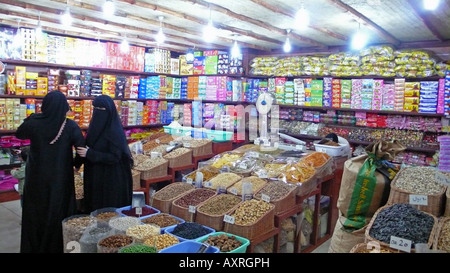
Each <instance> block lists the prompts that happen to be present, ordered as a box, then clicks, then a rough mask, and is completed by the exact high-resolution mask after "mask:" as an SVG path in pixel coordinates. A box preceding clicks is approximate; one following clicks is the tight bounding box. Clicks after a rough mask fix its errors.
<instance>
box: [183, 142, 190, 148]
mask: <svg viewBox="0 0 450 273" xmlns="http://www.w3.org/2000/svg"><path fill="white" fill-rule="evenodd" d="M183 146H184V147H185V148H190V147H191V143H189V142H185V143H183Z"/></svg>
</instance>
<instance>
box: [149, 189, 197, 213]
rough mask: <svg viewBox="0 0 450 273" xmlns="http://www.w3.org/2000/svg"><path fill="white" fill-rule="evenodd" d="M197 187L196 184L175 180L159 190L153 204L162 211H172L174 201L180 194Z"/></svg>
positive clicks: (154, 196)
mask: <svg viewBox="0 0 450 273" xmlns="http://www.w3.org/2000/svg"><path fill="white" fill-rule="evenodd" d="M194 189H195V186H194V185H192V184H189V183H185V182H174V183H171V184H169V185H167V186H165V187H164V188H162V189H160V190H158V191H157V192H156V193H155V194H154V195H153V197H152V206H153V207H154V208H156V209H158V210H159V211H161V212H165V213H170V210H171V208H172V201H173V200H175V199H176V198H178V197H179V196H180V195H182V194H185V193H186V192H188V191H192V190H194Z"/></svg>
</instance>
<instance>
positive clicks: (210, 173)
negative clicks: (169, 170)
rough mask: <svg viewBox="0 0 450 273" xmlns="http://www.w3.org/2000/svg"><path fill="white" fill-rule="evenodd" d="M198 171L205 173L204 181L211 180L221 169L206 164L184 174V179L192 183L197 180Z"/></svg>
mask: <svg viewBox="0 0 450 273" xmlns="http://www.w3.org/2000/svg"><path fill="white" fill-rule="evenodd" d="M197 172H201V173H202V174H203V181H209V180H211V179H212V178H214V177H215V176H217V175H218V174H220V171H219V169H217V168H214V167H213V166H204V167H202V168H198V169H197V170H194V171H193V172H191V173H188V174H186V175H185V176H183V179H182V181H183V182H188V183H192V182H194V181H195V178H196V175H197Z"/></svg>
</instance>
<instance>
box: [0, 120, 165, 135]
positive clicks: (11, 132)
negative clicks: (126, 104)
mask: <svg viewBox="0 0 450 273" xmlns="http://www.w3.org/2000/svg"><path fill="white" fill-rule="evenodd" d="M167 125H169V124H162V123H158V124H148V125H132V126H123V129H134V128H158V127H163V126H167ZM87 129H88V128H85V127H83V128H81V130H83V131H86V130H87ZM15 133H16V130H0V134H15Z"/></svg>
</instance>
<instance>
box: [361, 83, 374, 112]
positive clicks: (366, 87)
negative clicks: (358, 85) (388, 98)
mask: <svg viewBox="0 0 450 273" xmlns="http://www.w3.org/2000/svg"><path fill="white" fill-rule="evenodd" d="M373 88H374V80H373V79H364V80H363V89H362V92H361V109H366V110H371V109H372V101H373Z"/></svg>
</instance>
